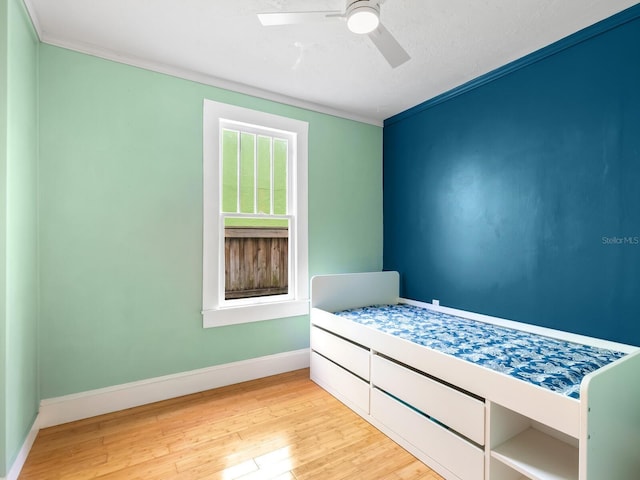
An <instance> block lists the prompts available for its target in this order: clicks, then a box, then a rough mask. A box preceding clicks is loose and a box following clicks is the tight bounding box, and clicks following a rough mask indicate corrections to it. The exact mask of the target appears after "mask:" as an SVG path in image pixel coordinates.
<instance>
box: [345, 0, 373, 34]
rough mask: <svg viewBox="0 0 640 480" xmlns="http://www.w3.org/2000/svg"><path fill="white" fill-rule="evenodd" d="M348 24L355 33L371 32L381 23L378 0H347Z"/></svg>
mask: <svg viewBox="0 0 640 480" xmlns="http://www.w3.org/2000/svg"><path fill="white" fill-rule="evenodd" d="M345 16H346V17H347V26H348V27H349V30H351V31H352V32H354V33H369V32H371V31H372V30H375V29H376V28H377V27H378V24H379V23H380V4H379V2H378V0H347V8H346V11H345Z"/></svg>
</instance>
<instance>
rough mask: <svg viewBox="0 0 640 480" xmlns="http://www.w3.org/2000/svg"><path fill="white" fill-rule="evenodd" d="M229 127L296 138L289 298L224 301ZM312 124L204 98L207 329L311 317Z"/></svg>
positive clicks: (204, 300)
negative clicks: (223, 177) (225, 133)
mask: <svg viewBox="0 0 640 480" xmlns="http://www.w3.org/2000/svg"><path fill="white" fill-rule="evenodd" d="M230 124H236V125H237V124H241V125H242V124H244V125H247V126H249V128H251V126H259V127H260V128H261V129H264V130H272V131H276V132H279V133H285V134H286V135H287V136H289V138H291V139H292V142H291V143H292V145H290V147H289V148H290V149H291V153H292V155H290V158H289V161H288V162H289V163H288V168H289V175H290V177H291V178H290V181H289V187H290V188H291V190H289V195H290V196H291V201H290V203H289V208H290V209H291V211H289V212H287V213H288V214H289V215H291V218H292V220H291V221H290V225H289V250H290V253H289V258H290V261H289V272H290V276H289V294H287V295H275V296H271V297H269V296H264V297H255V298H245V299H237V300H225V298H224V296H225V295H224V280H225V278H224V220H223V215H222V214H221V208H220V206H221V202H222V192H221V188H220V174H221V171H222V169H221V158H222V155H221V153H222V146H221V142H220V138H221V130H222V129H221V127H222V126H228V125H230ZM308 131H309V125H308V123H307V122H303V121H300V120H295V119H292V118H287V117H282V116H279V115H274V114H270V113H265V112H260V111H256V110H251V109H248V108H243V107H238V106H235V105H229V104H226V103H220V102H214V101H212V100H208V99H205V100H204V105H203V145H202V170H203V195H202V197H203V254H202V261H203V274H202V318H203V326H204V327H205V328H209V327H219V326H223V325H235V324H240V323H249V322H257V321H261V320H271V319H275V318H284V317H292V316H298V315H306V314H308V313H309V278H308V277H309V267H308V220H307V216H308V201H307V162H308Z"/></svg>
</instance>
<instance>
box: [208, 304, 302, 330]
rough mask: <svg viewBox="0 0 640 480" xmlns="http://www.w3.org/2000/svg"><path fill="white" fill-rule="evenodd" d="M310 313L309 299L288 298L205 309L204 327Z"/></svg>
mask: <svg viewBox="0 0 640 480" xmlns="http://www.w3.org/2000/svg"><path fill="white" fill-rule="evenodd" d="M308 313H309V300H288V301H284V302H273V303H262V304H254V305H242V306H234V307H225V308H216V309H212V310H204V311H203V312H202V324H203V327H204V328H212V327H222V326H225V325H238V324H241V323H250V322H259V321H262V320H274V319H276V318H286V317H298V316H300V315H307V314H308Z"/></svg>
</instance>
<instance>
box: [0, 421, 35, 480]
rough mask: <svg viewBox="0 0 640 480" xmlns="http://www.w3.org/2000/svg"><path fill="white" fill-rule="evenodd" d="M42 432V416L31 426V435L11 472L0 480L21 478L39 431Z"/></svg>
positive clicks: (21, 449)
mask: <svg viewBox="0 0 640 480" xmlns="http://www.w3.org/2000/svg"><path fill="white" fill-rule="evenodd" d="M39 430H40V416H37V417H36V419H35V420H34V422H33V425H31V430H29V434H28V435H27V438H26V439H25V441H24V443H23V444H22V448H20V451H19V452H18V456H17V457H16V459H15V460H14V461H13V464H12V465H10V466H9V471H8V472H7V476H6V477H0V480H18V477H19V476H20V472H21V471H22V467H23V466H24V462H26V460H27V456H28V455H29V452H30V451H31V447H32V446H33V442H35V441H36V437H37V436H38V431H39Z"/></svg>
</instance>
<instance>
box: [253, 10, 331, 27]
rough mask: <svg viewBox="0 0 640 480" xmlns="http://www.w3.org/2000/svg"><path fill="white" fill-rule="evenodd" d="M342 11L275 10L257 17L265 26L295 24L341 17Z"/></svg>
mask: <svg viewBox="0 0 640 480" xmlns="http://www.w3.org/2000/svg"><path fill="white" fill-rule="evenodd" d="M342 16H343V12H340V11H332V10H327V11H324V12H277V13H259V14H258V19H259V20H260V23H262V25H263V26H265V27H273V26H277V25H295V24H299V23H314V22H324V21H326V20H334V19H338V18H341V17H342Z"/></svg>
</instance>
